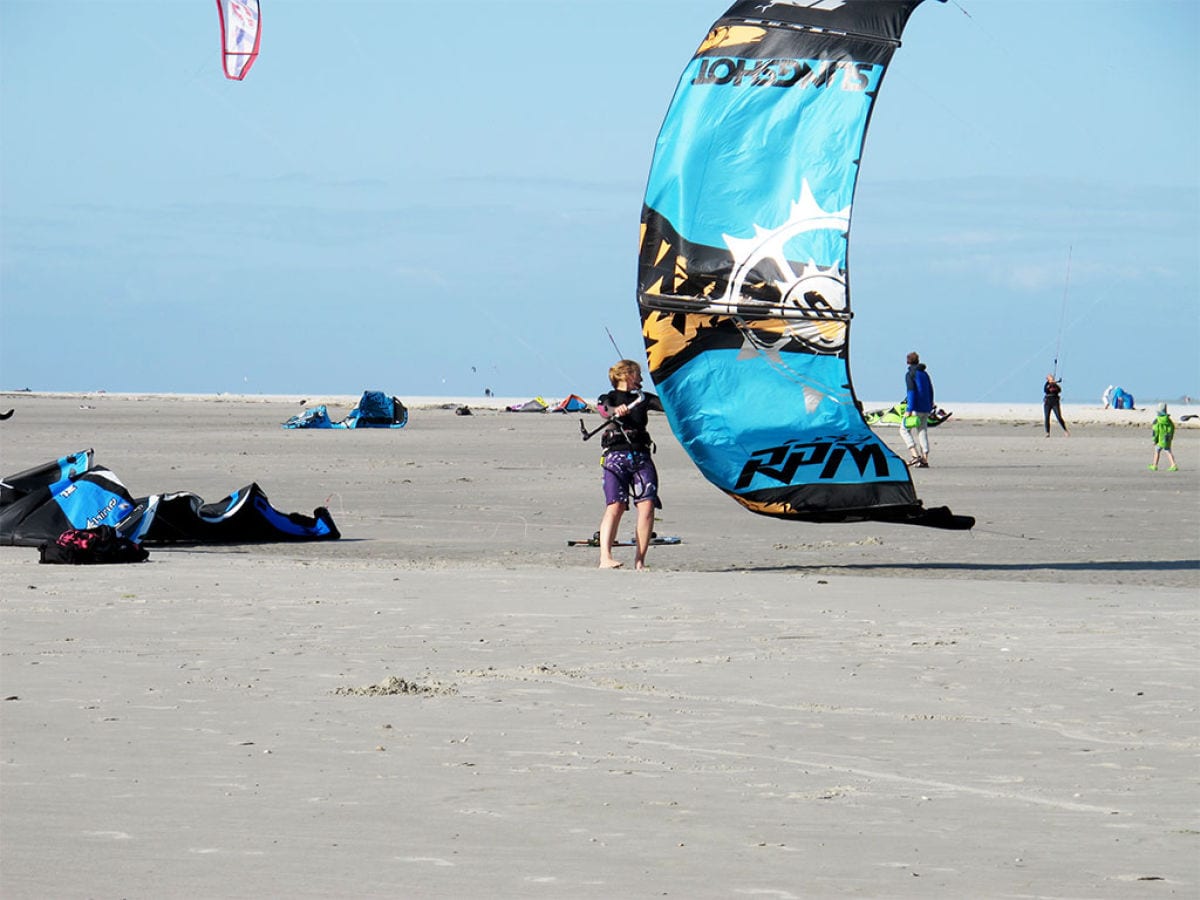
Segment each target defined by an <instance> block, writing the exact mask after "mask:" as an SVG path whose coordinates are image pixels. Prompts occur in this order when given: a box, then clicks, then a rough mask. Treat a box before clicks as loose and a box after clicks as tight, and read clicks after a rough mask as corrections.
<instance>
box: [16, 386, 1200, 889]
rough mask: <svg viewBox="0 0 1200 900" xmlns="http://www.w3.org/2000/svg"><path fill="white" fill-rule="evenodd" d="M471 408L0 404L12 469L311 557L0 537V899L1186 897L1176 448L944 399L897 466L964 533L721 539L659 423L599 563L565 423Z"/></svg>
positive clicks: (1194, 578)
mask: <svg viewBox="0 0 1200 900" xmlns="http://www.w3.org/2000/svg"><path fill="white" fill-rule="evenodd" d="M305 399H309V401H310V402H309V405H313V404H314V403H316V402H325V401H324V400H321V399H320V398H305ZM468 402H470V403H471V405H472V408H473V409H474V410H475V415H473V416H455V415H454V414H453V412H452V411H451V410H448V409H441V408H437V407H438V404H437V403H435V402H433V401H427V402H422V403H416V402H413V403H411V404H410V405H411V406H412V407H413V412H412V418H411V422H410V424H409V426H408V427H407V428H405V429H402V430H398V431H387V432H382V431H366V432H341V431H294V432H293V431H285V430H283V429H282V428H280V427H279V423H281V422H282V421H283V420H284V419H286V418H287V417H288V416H290V415H292V414H293V413H295V412H297V411H299V409H300V405H299V402H298V398H239V397H220V398H212V397H210V398H165V397H145V396H143V397H132V396H100V395H89V396H84V397H80V396H67V395H63V396H30V395H11V394H10V395H0V406H2V407H4V408H8V407H10V406H13V407H16V408H17V413H16V414H15V415H14V417H13V418H12V419H10V420H8V421H6V422H3V423H0V442H2V443H0V470H2V471H4V472H12V471H16V470H18V469H22V468H25V467H27V466H30V465H34V464H36V463H39V462H42V461H44V460H46V459H50V458H53V457H57V456H59V455H61V454H63V453H66V452H71V451H75V450H80V449H84V448H87V447H94V448H95V449H96V455H97V461H98V462H99V463H101V464H103V465H106V466H108V467H110V468H112V469H113V470H114V471H115V472H117V473H118V474H119V475H120V476H121V477H122V478H123V480H124V481H125V482H126V484H127V485H128V486H129V487H130V489H131V490H132V491H133V492H134V493H135V494H145V493H150V492H156V491H163V490H191V491H195V492H197V493H199V494H200V495H201V496H203V497H205V498H206V499H209V500H216V499H219V498H220V497H222V496H224V495H226V494H227V493H229V491H230V490H232V489H234V488H237V487H240V486H242V485H243V484H246V483H248V482H250V481H258V482H259V483H260V484H261V485H262V487H263V488H264V489H265V490H266V492H267V493H268V495H269V496H270V498H271V500H272V502H273V503H274V505H275V506H277V507H278V508H280V509H283V510H287V511H293V510H294V511H301V512H311V510H312V508H313V507H315V506H318V505H327V506H329V508H330V509H331V510H332V511H333V514H334V518H335V520H336V521H337V523H338V525H339V527H340V528H341V530H342V532H343V535H344V537H343V540H341V541H337V542H330V543H317V544H305V545H269V546H252V547H228V548H214V547H203V548H190V549H189V548H170V549H166V548H152V549H151V557H150V560H149V562H147V563H144V564H141V565H131V566H110V567H80V568H75V567H66V566H39V565H38V564H37V551H36V550H34V549H31V548H19V547H2V548H0V585H2V586H3V587H2V590H3V601H2V603H0V628H2V631H0V634H2V648H0V649H2V656H0V696H2V697H3V698H5V699H4V701H3V702H2V703H0V714H2V718H0V750H2V754H0V759H2V761H3V767H2V768H0V894H2V895H3V896H4V897H5V898H6V900H12V898H45V897H95V898H109V897H129V898H139V897H147V898H148V897H155V898H161V897H214V898H218V897H219V898H224V897H247V898H250V897H255V898H258V897H268V896H270V897H368V896H370V897H385V896H386V897H445V898H452V897H453V898H458V897H547V898H560V897H570V898H574V897H585V898H609V897H658V896H676V897H737V896H772V897H831V896H858V897H976V896H979V897H1035V896H1036V897H1071V898H1082V897H1143V896H1145V897H1162V896H1179V897H1185V896H1186V897H1194V896H1196V895H1197V892H1198V891H1200V822H1198V821H1197V809H1198V808H1200V803H1198V801H1200V788H1198V785H1197V781H1198V778H1197V776H1198V775H1200V767H1198V763H1197V750H1198V749H1200V727H1198V722H1200V717H1198V715H1197V693H1198V689H1200V677H1198V667H1197V663H1196V649H1197V637H1198V635H1200V628H1198V623H1197V602H1196V601H1197V587H1200V504H1198V503H1197V499H1198V496H1200V429H1197V428H1192V427H1186V426H1185V427H1181V428H1180V431H1179V433H1178V436H1177V438H1176V455H1177V457H1178V459H1179V462H1180V465H1181V467H1182V469H1183V471H1181V472H1177V473H1168V472H1166V471H1159V472H1156V473H1151V472H1148V471H1146V464H1147V463H1148V462H1149V457H1150V453H1151V449H1152V448H1151V444H1150V441H1149V431H1148V427H1149V421H1150V418H1151V414H1150V413H1148V412H1139V413H1138V414H1133V413H1128V414H1116V415H1107V414H1105V411H1100V410H1091V411H1089V410H1086V409H1084V408H1077V407H1072V406H1069V405H1068V407H1067V410H1066V412H1067V416H1068V419H1069V420H1070V421H1072V423H1077V424H1073V426H1072V436H1071V437H1070V438H1069V439H1067V438H1063V437H1061V435H1060V434H1059V433H1058V432H1057V431H1056V432H1055V433H1054V435H1053V436H1052V438H1050V439H1045V438H1043V437H1042V433H1041V424H1040V415H1038V412H1039V411H1038V410H1037V409H1036V407H1032V406H1030V407H1027V408H1026V407H1014V408H1011V409H1001V408H997V407H990V408H983V407H980V408H968V407H960V408H955V407H954V405H953V404H947V408H952V409H954V410H955V418H954V419H952V420H951V422H949V423H947V424H946V425H944V426H941V427H939V428H937V429H934V430H933V431H932V432H931V436H932V440H933V456H932V459H933V464H934V465H933V467H932V468H930V469H928V470H919V471H917V472H915V473H914V478H915V480H916V483H917V487H918V492H919V493H920V495H921V496H922V498H923V499H924V500H925V502H926V504H927V505H930V506H934V505H943V504H945V505H948V506H950V507H951V508H952V509H953V510H954V511H955V512H959V513H968V514H972V515H975V516H976V517H977V518H978V520H979V523H978V526H977V527H976V529H975V530H974V531H973V532H972V533H969V534H961V533H948V532H939V531H934V530H927V529H919V528H914V527H909V526H899V525H873V524H851V525H830V526H816V525H807V524H794V523H786V522H779V521H776V520H772V519H765V518H761V517H756V516H753V515H751V514H749V513H747V512H744V511H743V510H741V508H740V507H738V506H737V505H736V504H734V503H733V502H732V501H731V500H729V499H727V498H725V497H724V496H723V495H722V494H720V493H719V492H718V491H717V490H716V489H715V488H712V487H710V486H709V485H707V483H705V482H704V481H703V479H702V478H701V477H700V476H699V475H698V474H697V473H696V471H695V469H694V467H692V465H691V463H690V462H688V461H687V459H686V458H685V456H684V454H683V452H682V450H681V449H680V448H679V446H678V445H677V444H676V443H675V441H674V440H673V439H672V438H671V436H670V434H669V430H668V429H667V426H666V422H665V420H663V419H662V418H661V417H655V419H654V420H653V421H652V431H653V432H654V434H655V437H656V438H657V440H658V445H659V454H658V457H657V460H658V466H659V470H660V474H661V478H662V482H663V486H664V487H663V491H664V500H665V504H666V505H665V508H664V509H663V510H662V513H661V517H660V520H659V522H658V524H657V526H656V527H657V530H658V531H659V533H661V534H677V535H680V536H681V537H682V538H683V540H684V543H683V544H681V545H680V546H677V547H665V548H654V549H652V550H651V555H650V564H651V569H650V571H647V572H645V573H637V572H633V571H627V570H622V571H617V572H601V571H597V570H596V569H595V568H593V567H594V566H595V563H596V551H595V550H593V549H573V548H568V547H567V546H566V540H568V539H570V538H586V537H588V536H589V535H591V533H592V532H593V531H594V530H595V529H596V527H597V523H598V521H599V515H600V507H601V500H600V493H599V478H598V467H597V465H596V463H597V455H598V447H597V446H595V444H594V443H588V444H584V443H582V442H581V441H580V439H579V430H578V421H577V420H578V418H579V417H578V416H575V415H568V416H561V415H529V414H515V413H502V412H499V411H497V410H493V409H486V408H484V406H483V404H477V402H475V401H468ZM492 402H493V404H494V405H497V406H499V405H503V403H504V401H499V400H495V401H492ZM352 403H353V398H349V399H347V400H346V402H345V408H348V407H349V406H350V405H352ZM455 403H456V401H451V406H453V405H455ZM427 407H432V408H427ZM345 408H343V409H341V410H339V412H344V411H345ZM333 411H334V410H331V412H333ZM1173 411H1174V412H1176V413H1179V412H1180V410H1173ZM1185 411H1186V410H1185ZM589 421H592V422H594V421H595V419H594V417H592V418H591V419H590V420H589ZM1195 424H1196V422H1195V420H1193V422H1191V423H1189V425H1195ZM888 440H889V442H892V444H893V446H896V447H898V446H899V439H898V436H896V435H894V434H893V435H891V436H890V437H889V438H888ZM618 552H622V551H618ZM624 552H625V553H628V552H629V551H624ZM389 679H392V680H391V681H389ZM372 686H374V687H372Z"/></svg>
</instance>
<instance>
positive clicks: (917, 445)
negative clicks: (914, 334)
mask: <svg viewBox="0 0 1200 900" xmlns="http://www.w3.org/2000/svg"><path fill="white" fill-rule="evenodd" d="M907 362H908V371H907V372H906V373H905V374H904V390H905V396H904V401H905V404H906V407H905V412H904V416H903V418H901V419H900V436H901V437H902V438H904V446H905V447H907V448H908V455H909V462H908V464H909V465H910V466H916V467H917V468H919V469H928V468H929V416H930V415H931V414H932V413H933V379H931V378H930V377H929V373H928V372H926V371H925V364H924V363H923V362H921V357H920V356H919V355H918V354H917V352H916V351H915V350H914V351H913V352H912V353H910V354H908V357H907ZM914 430H915V431H916V439H915V440H914V439H913V431H914Z"/></svg>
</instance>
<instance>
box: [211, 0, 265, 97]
mask: <svg viewBox="0 0 1200 900" xmlns="http://www.w3.org/2000/svg"><path fill="white" fill-rule="evenodd" d="M217 14H218V15H219V16H220V17H221V62H222V63H223V64H224V66H225V77H226V78H229V79H231V80H233V81H241V80H242V79H243V78H245V77H246V75H247V74H248V73H249V72H250V67H251V66H252V65H254V60H256V59H257V58H258V44H259V41H261V40H262V32H261V31H260V29H259V24H260V18H261V10H260V8H259V5H258V0H217Z"/></svg>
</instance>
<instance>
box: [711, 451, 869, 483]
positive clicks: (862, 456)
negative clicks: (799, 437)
mask: <svg viewBox="0 0 1200 900" xmlns="http://www.w3.org/2000/svg"><path fill="white" fill-rule="evenodd" d="M843 464H848V465H851V466H853V467H854V469H855V471H856V475H857V476H859V477H870V475H874V476H875V477H877V478H887V477H888V475H889V469H888V461H887V454H885V453H884V452H883V447H882V446H880V444H879V443H878V442H877V441H876V442H871V443H868V444H851V443H849V442H847V441H843V440H828V441H809V442H806V443H798V442H796V441H788V442H787V443H786V444H782V445H780V446H778V447H768V448H766V449H765V450H755V451H754V452H753V453H751V454H750V458H749V459H748V460H746V464H745V465H744V466H742V472H741V474H740V475H738V480H737V484H735V485H734V486H733V489H734V490H736V491H741V490H745V489H746V488H748V487H750V484H751V482H753V481H754V479H755V477H756V476H759V475H761V476H763V477H765V478H770V479H771V480H772V481H778V482H779V483H780V484H792V483H793V481H794V480H795V478H796V475H797V473H799V472H800V471H801V469H804V470H805V477H804V480H805V481H808V480H810V479H811V478H812V472H811V467H814V466H815V467H817V468H819V469H820V471H819V472H817V473H816V477H817V478H818V479H821V480H825V481H831V480H834V479H836V478H837V476H838V472H839V471H840V470H841V468H842V466H843ZM868 470H870V473H869V474H868Z"/></svg>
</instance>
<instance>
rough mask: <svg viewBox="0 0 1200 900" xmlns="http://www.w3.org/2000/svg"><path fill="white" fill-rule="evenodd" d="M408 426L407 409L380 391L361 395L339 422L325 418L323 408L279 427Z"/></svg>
mask: <svg viewBox="0 0 1200 900" xmlns="http://www.w3.org/2000/svg"><path fill="white" fill-rule="evenodd" d="M407 424H408V409H407V408H406V407H405V405H404V404H403V403H401V402H400V400H399V398H397V397H389V396H388V395H387V394H385V393H384V392H383V391H363V395H362V397H361V398H360V399H359V401H358V406H356V407H354V409H352V410H350V414H349V415H347V416H346V418H344V419H342V420H341V421H340V422H335V421H333V420H332V419H331V418H329V411H328V410H327V409H326V408H325V406H324V404H322V405H321V406H314V407H313V408H312V409H306V410H305V411H304V412H302V413H300V414H299V415H296V416H292V417H291V418H290V419H288V420H287V421H286V422H284V423H283V427H284V428H403V427H404V426H405V425H407Z"/></svg>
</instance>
